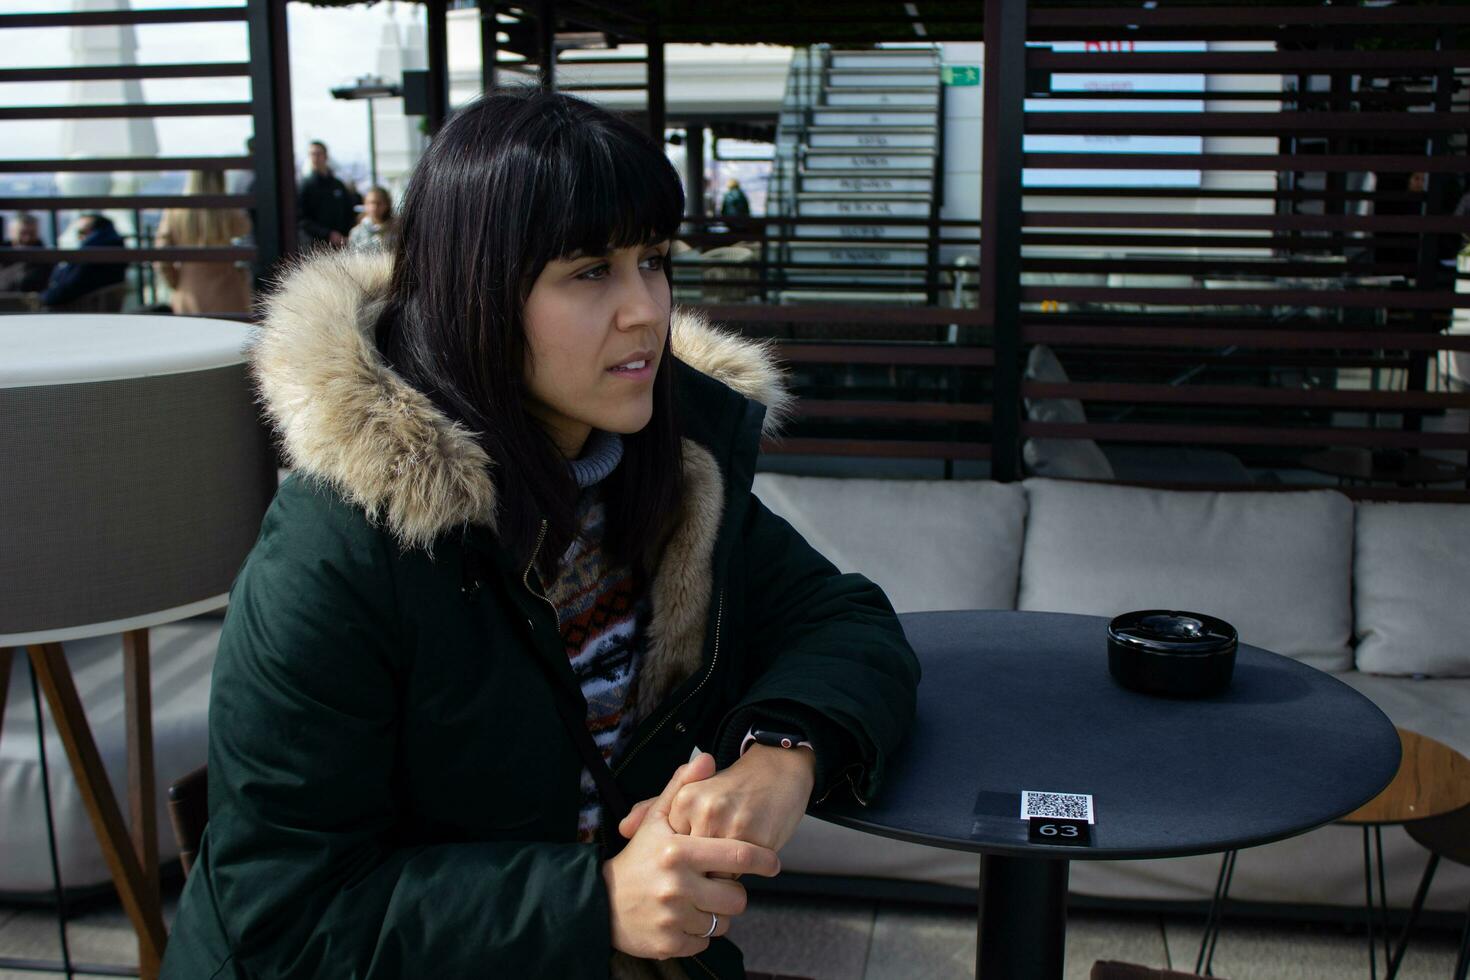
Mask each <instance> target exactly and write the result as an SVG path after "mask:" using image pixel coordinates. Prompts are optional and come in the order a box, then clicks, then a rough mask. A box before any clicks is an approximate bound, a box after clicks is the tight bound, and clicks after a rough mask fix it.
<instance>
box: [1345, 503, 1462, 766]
mask: <svg viewBox="0 0 1470 980" xmlns="http://www.w3.org/2000/svg"><path fill="white" fill-rule="evenodd" d="M1354 543H1355V554H1354V561H1355V571H1354V573H1353V603H1354V608H1355V610H1356V623H1355V624H1354V625H1355V629H1356V631H1357V635H1358V649H1357V666H1358V669H1359V670H1361V671H1367V672H1368V673H1374V674H1404V675H1412V674H1427V675H1430V676H1433V677H1470V602H1467V601H1466V595H1467V590H1470V507H1464V506H1459V505H1455V504H1400V503H1384V504H1380V503H1361V504H1359V505H1358V520H1357V532H1356V535H1355V537H1354ZM1426 734H1427V733H1426ZM1467 749H1470V746H1467Z"/></svg>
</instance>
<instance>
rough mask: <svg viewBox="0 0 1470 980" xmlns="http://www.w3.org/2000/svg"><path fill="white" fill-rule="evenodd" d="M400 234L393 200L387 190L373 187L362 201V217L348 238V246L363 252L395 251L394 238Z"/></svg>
mask: <svg viewBox="0 0 1470 980" xmlns="http://www.w3.org/2000/svg"><path fill="white" fill-rule="evenodd" d="M397 232H398V222H397V219H395V218H394V217H393V198H392V197H390V196H389V195H388V191H387V189H386V188H383V187H378V186H373V187H371V188H369V189H368V192H367V195H366V196H365V197H364V198H363V199H362V217H361V218H359V219H358V222H357V224H355V225H353V227H352V233H351V234H350V235H348V236H347V242H348V244H349V245H350V246H351V247H352V248H353V249H356V250H357V251H361V252H391V251H393V236H394V235H396V234H397Z"/></svg>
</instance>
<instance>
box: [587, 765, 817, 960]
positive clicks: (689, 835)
mask: <svg viewBox="0 0 1470 980" xmlns="http://www.w3.org/2000/svg"><path fill="white" fill-rule="evenodd" d="M815 779H816V759H815V757H814V756H813V755H812V753H811V751H810V750H809V749H780V748H774V747H772V746H766V745H752V746H751V747H750V749H749V750H748V751H747V752H746V753H745V755H743V756H741V758H740V759H739V760H737V761H736V762H735V763H734V764H733V765H732V766H730V767H729V768H728V769H726V770H724V771H723V772H719V773H716V772H715V760H714V756H712V755H709V754H708V753H703V754H701V755H699V756H697V757H696V758H694V759H692V760H691V761H689V762H688V763H686V764H685V765H683V766H680V767H679V769H678V770H676V771H675V773H674V775H673V778H672V779H670V780H669V783H668V785H667V786H665V787H664V790H663V792H662V793H661V794H659V796H658V797H656V798H655V799H651V800H644V801H643V802H641V803H639V804H637V805H636V806H634V807H633V809H632V810H631V811H630V812H629V813H628V815H627V816H626V817H624V818H623V820H622V822H621V823H619V824H618V832H619V833H621V834H622V835H623V836H624V837H625V838H627V839H628V845H627V846H626V847H625V848H624V849H623V851H622V852H621V853H620V854H618V855H617V856H616V857H614V858H612V859H611V860H609V861H607V862H606V863H605V864H604V865H603V866H602V876H603V880H604V882H606V884H607V892H608V902H609V904H610V906H611V909H612V944H613V948H615V949H619V950H622V951H623V952H625V953H628V954H629V955H632V956H637V957H641V958H645V959H668V958H670V957H675V956H693V955H695V954H696V953H700V952H702V951H703V950H704V949H705V948H706V947H708V946H709V937H708V936H707V935H706V933H708V932H709V929H710V925H711V923H712V922H714V921H715V920H714V919H712V918H711V917H712V916H718V922H717V925H716V928H715V930H714V933H713V935H715V936H723V935H724V934H725V933H726V932H728V931H729V928H730V920H731V919H732V918H734V917H735V916H737V915H740V914H741V913H743V912H744V911H745V888H744V886H742V885H741V884H740V883H739V882H738V881H736V880H734V879H736V878H738V877H739V876H740V875H743V874H757V875H762V876H765V877H774V876H775V875H776V873H777V872H778V871H780V869H781V862H780V859H779V858H777V856H776V852H777V851H779V850H780V849H781V848H782V847H783V846H785V844H786V842H787V841H788V840H790V839H791V835H792V834H793V833H795V832H796V825H797V824H798V823H799V822H800V821H801V815H802V813H804V812H805V810H806V804H807V800H808V799H810V797H811V792H812V785H813V783H814V781H815Z"/></svg>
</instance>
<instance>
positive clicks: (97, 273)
mask: <svg viewBox="0 0 1470 980" xmlns="http://www.w3.org/2000/svg"><path fill="white" fill-rule="evenodd" d="M77 237H78V238H80V239H81V246H80V247H82V248H125V247H126V245H127V243H126V242H124V241H123V240H122V236H121V235H119V234H118V233H117V228H115V227H114V226H113V224H112V221H111V219H109V218H105V217H103V216H102V215H100V214H84V215H82V217H81V218H80V219H79V220H78V221H77ZM127 275H128V266H127V263H125V262H63V263H61V264H60V265H58V266H57V267H56V269H55V270H54V271H53V272H52V273H51V282H50V283H49V284H48V285H47V287H46V291H45V292H43V293H42V294H41V304H42V305H43V306H51V307H56V306H65V305H66V304H68V303H74V302H76V301H77V300H79V299H81V298H82V297H84V296H87V295H88V294H90V293H94V292H96V291H97V290H99V289H106V288H107V287H108V286H113V285H116V284H117V283H120V282H122V281H123V280H124V279H126V278H127Z"/></svg>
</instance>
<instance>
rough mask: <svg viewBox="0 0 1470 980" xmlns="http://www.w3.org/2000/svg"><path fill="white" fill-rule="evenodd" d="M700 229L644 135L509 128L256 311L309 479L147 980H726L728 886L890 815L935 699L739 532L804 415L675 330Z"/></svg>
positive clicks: (269, 588)
mask: <svg viewBox="0 0 1470 980" xmlns="http://www.w3.org/2000/svg"><path fill="white" fill-rule="evenodd" d="M682 212H683V195H682V190H681V187H680V182H679V178H678V176H677V174H676V173H675V172H674V171H673V169H672V168H671V167H670V166H669V164H668V162H667V161H666V160H665V159H664V157H663V154H662V153H661V152H660V150H659V148H658V147H657V146H655V145H654V144H653V143H652V142H650V141H649V140H648V139H647V138H646V137H644V136H643V135H642V134H641V133H639V132H638V131H637V130H635V129H633V128H632V127H631V126H629V125H628V124H627V123H625V122H622V121H620V120H618V119H615V118H614V117H612V116H610V115H608V114H607V113H605V112H604V111H602V110H600V109H597V108H595V107H593V106H591V105H588V104H587V103H584V102H580V101H578V100H576V99H572V98H569V97H566V96H560V95H552V94H545V93H532V94H528V95H515V96H511V95H499V96H494V97H491V98H488V99H485V100H483V101H480V102H477V103H475V104H472V105H470V106H468V107H466V108H465V109H463V110H461V111H460V112H459V113H458V114H457V115H456V116H454V117H453V118H452V119H451V120H450V121H449V123H448V124H447V125H446V126H445V127H444V128H443V129H442V130H441V131H440V133H439V134H438V135H437V136H436V137H435V139H434V141H433V144H432V145H431V147H430V148H429V150H428V152H427V153H426V154H425V156H424V158H423V160H422V161H421V162H420V164H419V166H418V168H417V170H416V171H415V173H414V175H413V178H412V181H411V182H410V184H409V189H408V194H407V197H406V199H405V202H404V207H403V210H402V213H401V217H400V219H399V220H400V222H401V224H400V237H399V240H398V244H397V249H396V253H395V254H394V255H393V256H386V255H385V256H378V255H362V254H351V253H348V254H340V253H339V254H332V253H328V254H325V255H319V256H317V257H314V258H312V259H310V260H309V261H308V262H307V263H306V264H305V265H303V266H301V267H299V268H298V269H297V270H296V271H294V272H293V273H291V274H290V275H289V276H288V277H287V280H286V281H285V283H284V284H283V286H282V289H281V291H280V293H279V294H278V295H277V296H275V297H274V298H273V299H272V301H271V302H270V304H269V308H268V311H267V312H268V319H267V325H266V328H265V330H264V332H263V334H262V336H261V339H260V342H259V344H258V346H257V348H256V349H255V352H254V367H255V370H256V372H257V376H258V378H259V385H260V391H261V394H262V397H263V400H264V402H265V404H266V406H267V410H268V411H269V413H270V414H271V416H272V417H273V419H274V421H275V423H276V425H277V426H278V428H279V430H280V432H281V434H282V439H283V442H284V445H285V447H286V450H287V452H288V453H289V454H290V457H291V461H292V463H293V466H294V469H295V472H294V473H293V475H292V476H291V477H290V478H288V479H287V480H286V481H285V482H284V483H283V484H282V486H281V488H280V491H279V493H278V494H277V497H276V500H275V502H274V504H273V505H272V507H271V510H270V512H269V513H268V514H267V515H266V519H265V522H264V525H263V527H262V530H261V535H260V540H259V542H258V543H257V545H256V547H255V550H254V551H253V553H252V554H251V556H250V558H249V560H248V561H247V562H246V565H245V567H244V569H243V570H242V571H241V574H240V577H239V580H238V581H237V583H236V585H235V589H234V592H233V594H232V598H231V604H230V610H229V615H228V617H227V619H226V623H225V628H224V633H223V636H222V638H221V642H220V652H219V659H218V661H217V664H216V667H215V676H214V686H213V694H212V700H211V705H210V746H209V752H210V756H209V758H210V764H209V802H210V823H209V827H208V831H207V833H206V835H205V838H204V842H203V844H202V846H201V849H200V852H199V856H198V859H197V864H196V865H195V870H194V871H193V873H192V875H191V877H190V879H189V882H188V885H187V887H186V889H185V893H184V896H183V899H182V900H181V904H180V910H179V915H178V919H177V923H176V925H175V930H174V934H173V938H172V940H171V941H170V944H169V948H168V957H167V961H166V963H165V966H164V975H165V976H168V977H177V978H184V977H189V978H195V977H221V978H224V977H236V978H238V977H256V976H269V977H319V976H320V977H327V976H330V977H407V976H432V977H444V978H449V977H482V976H506V977H542V976H544V977H605V976H608V975H609V973H611V974H612V975H614V976H618V977H635V976H685V975H690V976H698V977H708V976H711V975H713V976H718V977H738V976H741V975H742V968H741V961H740V955H739V951H738V950H737V949H735V947H734V946H732V945H731V944H730V943H729V942H728V941H726V940H724V939H723V938H721V937H723V935H724V933H725V932H726V930H728V928H729V924H730V919H731V918H732V917H734V916H736V915H738V914H740V913H741V912H742V911H743V909H744V907H745V895H744V890H743V888H742V886H741V885H740V884H739V883H738V881H735V880H731V876H738V875H739V874H740V873H753V874H763V875H770V874H774V873H775V872H776V871H777V869H778V861H777V858H776V854H775V852H776V851H778V850H779V849H780V847H781V846H782V845H783V844H785V842H786V840H787V839H788V838H789V837H790V836H791V833H792V832H793V830H794V828H795V826H796V823H797V821H798V820H799V819H800V817H801V814H802V812H803V811H804V810H805V809H806V807H807V806H808V805H810V804H811V803H812V802H813V801H820V800H821V799H822V798H824V797H825V796H826V795H827V794H829V793H834V792H856V793H860V794H862V795H863V796H864V797H866V796H868V795H869V794H871V793H873V792H874V791H875V790H876V788H877V786H878V784H879V782H880V780H881V776H882V770H883V766H884V763H885V759H886V758H887V756H888V754H889V753H890V752H891V751H892V750H893V749H894V747H895V746H896V745H897V743H898V741H899V740H900V738H901V737H902V734H903V732H904V729H905V728H906V726H907V725H908V723H909V721H910V719H911V717H912V713H913V706H914V694H915V689H916V685H917V676H918V668H917V663H916V661H915V660H914V657H913V654H912V651H911V650H910V649H909V647H908V645H907V643H906V642H905V640H904V638H903V634H902V632H901V630H900V629H899V627H898V623H897V621H896V618H895V617H894V615H893V612H892V610H891V607H890V606H889V605H888V602H887V600H886V599H884V597H883V595H882V593H881V592H880V591H879V590H878V589H877V588H876V587H875V586H873V585H872V584H871V583H869V582H867V581H866V580H864V579H862V578H860V577H858V576H855V575H840V574H838V572H837V571H836V569H834V568H833V567H832V566H831V565H830V564H829V563H828V562H826V561H825V560H824V559H822V558H821V557H820V556H819V555H817V554H816V553H815V552H814V551H813V550H812V549H811V548H810V547H809V546H808V545H807V544H806V543H805V542H804V541H802V540H801V538H800V537H799V536H797V535H796V533H795V532H793V531H792V530H791V528H790V527H789V525H787V524H785V523H784V522H783V521H781V520H779V519H778V518H776V517H774V516H773V515H772V514H771V513H770V512H769V511H768V510H766V509H765V507H763V506H762V505H761V503H760V502H759V501H758V500H757V499H756V498H755V497H753V496H752V495H751V492H750V485H751V478H752V474H753V470H754V466H755V459H756V454H757V451H758V447H759V442H760V438H761V435H762V431H763V429H768V428H769V426H770V425H772V424H773V422H772V420H773V419H774V418H776V417H777V416H779V414H780V412H781V410H782V409H783V408H785V406H786V401H787V396H786V395H785V394H784V392H782V391H781V389H780V377H779V374H778V372H777V371H776V370H775V369H774V368H773V366H772V365H771V364H770V362H769V360H768V357H767V352H766V351H765V350H764V349H762V348H759V347H755V346H752V345H749V344H747V343H745V342H743V341H740V340H737V339H735V338H733V337H729V336H726V335H723V334H720V333H718V332H716V331H714V330H712V329H710V328H709V327H707V326H705V325H704V324H703V323H701V322H700V321H699V320H697V319H693V318H688V317H674V318H672V319H673V322H672V324H671V314H670V274H669V269H668V265H667V254H668V249H669V239H670V236H671V235H672V234H673V233H674V231H675V230H676V228H677V227H678V224H679V222H680V219H681V215H682ZM768 408H769V409H771V410H772V411H768ZM768 729H769V730H775V731H777V732H780V733H784V734H785V735H786V736H787V737H788V738H790V740H791V741H792V742H793V745H792V747H791V748H783V747H780V746H779V745H772V744H770V743H771V742H772V741H776V742H779V737H776V738H773V737H772V736H771V735H768V734H766V730H768ZM752 730H755V731H754V732H753V731H752ZM752 734H755V735H757V737H756V738H754V739H751V738H750V737H749V736H751V735H752ZM798 742H802V743H809V744H808V745H806V746H805V747H802V746H800V745H797V744H796V743H798ZM701 750H709V753H704V752H701ZM710 753H712V755H711V754H710ZM691 758H692V760H693V761H688V760H691ZM604 760H606V762H607V763H610V764H611V771H609V769H608V766H607V765H606V764H605V763H604ZM681 763H687V764H684V765H681ZM716 763H718V771H716V768H717V767H716ZM638 799H641V800H644V801H645V802H643V803H641V804H639V805H637V806H635V807H633V808H632V809H631V812H629V813H627V814H626V816H624V814H623V810H624V809H625V807H626V801H628V800H638ZM620 818H621V819H620ZM712 876H724V877H712ZM661 960H662V961H666V962H658V961H661Z"/></svg>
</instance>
